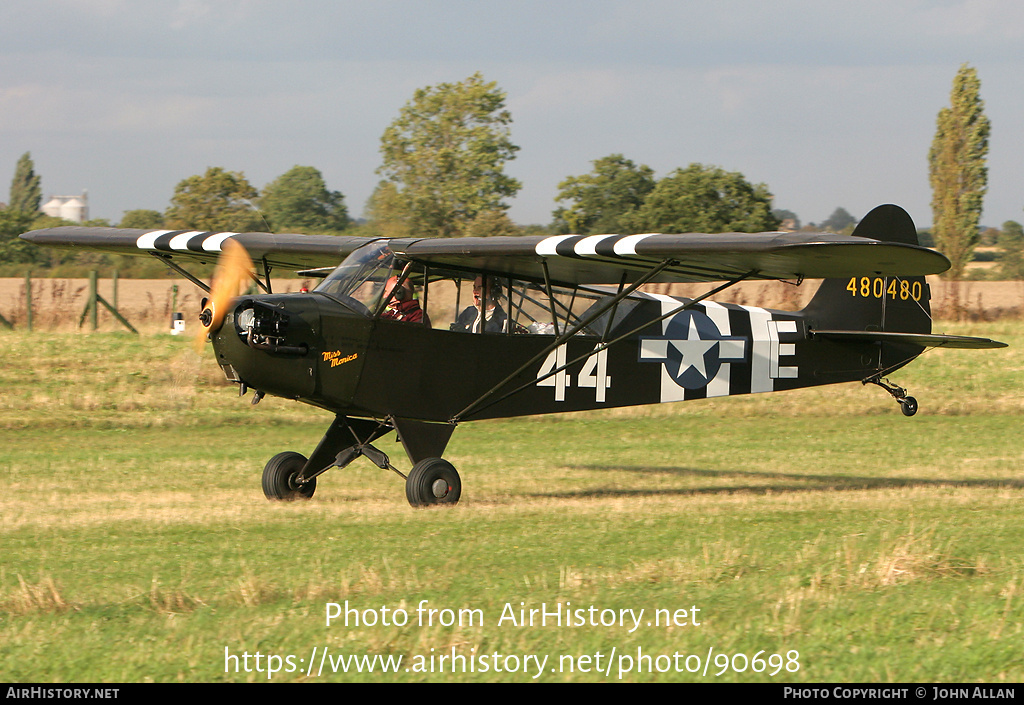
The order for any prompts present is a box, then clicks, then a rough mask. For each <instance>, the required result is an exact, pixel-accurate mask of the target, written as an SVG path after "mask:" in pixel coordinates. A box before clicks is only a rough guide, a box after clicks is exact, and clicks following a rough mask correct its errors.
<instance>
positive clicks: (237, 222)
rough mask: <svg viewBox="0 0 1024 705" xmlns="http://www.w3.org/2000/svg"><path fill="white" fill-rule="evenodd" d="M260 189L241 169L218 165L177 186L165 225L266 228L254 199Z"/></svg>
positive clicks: (231, 229) (193, 228)
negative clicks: (229, 169) (255, 186)
mask: <svg viewBox="0 0 1024 705" xmlns="http://www.w3.org/2000/svg"><path fill="white" fill-rule="evenodd" d="M257 195H258V193H257V191H256V189H255V188H253V186H252V185H250V184H249V182H248V181H247V180H246V178H245V176H244V175H243V174H241V173H240V172H235V171H224V169H222V168H220V167H218V166H212V167H210V168H208V169H207V170H206V173H205V174H204V175H203V176H198V175H196V176H190V177H188V178H187V179H185V180H183V181H181V182H180V183H179V184H178V185H177V187H175V189H174V196H173V197H172V198H171V206H170V208H168V209H167V214H166V217H165V225H166V227H168V228H173V229H176V230H177V229H192V230H211V231H221V232H223V231H233V232H263V231H266V230H269V228H268V227H267V225H266V223H265V222H264V221H263V218H262V216H260V214H259V212H258V211H257V210H256V209H255V208H253V205H252V201H253V200H254V199H255V198H256V197H257Z"/></svg>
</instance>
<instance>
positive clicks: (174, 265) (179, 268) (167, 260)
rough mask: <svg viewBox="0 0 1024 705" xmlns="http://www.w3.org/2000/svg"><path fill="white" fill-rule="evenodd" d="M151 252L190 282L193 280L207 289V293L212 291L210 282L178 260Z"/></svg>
mask: <svg viewBox="0 0 1024 705" xmlns="http://www.w3.org/2000/svg"><path fill="white" fill-rule="evenodd" d="M149 254H151V255H153V256H154V257H156V258H157V259H158V260H160V261H161V262H163V263H164V264H166V265H167V266H168V267H170V268H171V269H173V270H174V271H175V272H177V273H178V274H180V275H181V276H183V277H185V278H186V279H188V280H189V281H190V282H192V283H193V284H195V285H196V286H198V287H199V288H200V289H202V290H203V291H205V292H206V293H207V294H209V293H210V285H209V284H207V283H206V282H204V281H203V280H201V279H199V278H198V277H195V276H193V275H192V274H191V273H190V272H188V271H186V270H185V269H183V268H182V266H181V265H180V264H178V263H177V262H172V261H171V258H170V257H168V256H167V255H162V254H160V253H159V252H150V253H149Z"/></svg>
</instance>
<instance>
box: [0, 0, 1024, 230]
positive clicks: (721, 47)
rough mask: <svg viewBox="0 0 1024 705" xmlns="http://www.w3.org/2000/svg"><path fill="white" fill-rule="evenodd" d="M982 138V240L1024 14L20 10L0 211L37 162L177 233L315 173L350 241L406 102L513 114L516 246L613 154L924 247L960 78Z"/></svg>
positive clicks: (1008, 134)
mask: <svg viewBox="0 0 1024 705" xmlns="http://www.w3.org/2000/svg"><path fill="white" fill-rule="evenodd" d="M965 62H966V63H969V64H970V65H971V66H973V67H975V68H976V69H977V71H978V75H979V78H980V79H981V91H982V97H983V99H984V100H985V110H986V114H987V115H988V117H989V118H990V120H991V122H992V138H991V141H990V151H989V161H988V164H989V189H988V195H987V196H986V199H985V212H984V216H983V219H982V220H983V222H984V223H985V224H989V225H995V226H998V225H1000V224H1002V223H1003V221H1005V220H1017V221H1024V210H1022V208H1024V178H1022V165H1024V134H1022V132H1024V2H1020V0H949V1H942V0H878V1H875V0H868V1H864V2H861V1H858V0H841V1H832V0H804V1H802V2H797V1H786V0H781V1H765V0H757V1H749V2H747V1H740V0H718V1H717V2H707V0H700V1H699V2H688V1H682V0H628V1H621V2H620V1H618V0H603V1H602V0H588V1H582V0H579V1H577V0H573V1H558V0H545V1H544V2H540V1H537V2H535V1H533V0H503V1H502V2H493V1H492V0H472V1H469V0H466V1H462V0H444V1H443V2H434V1H433V0H419V1H413V0H394V1H386V0H376V1H373V2H368V1H367V0H361V1H359V2H348V1H340V0H308V1H303V0H288V2H283V1H282V2H271V1H269V0H267V1H261V0H220V1H217V2H214V1H212V0H210V1H207V0H173V1H172V0H168V1H166V2H161V1H159V0H147V1H146V2H128V1H127V0H64V1H59V0H29V1H23V0H5V1H4V3H3V4H2V5H0V76H2V77H3V78H2V80H0V200H6V192H7V184H8V183H9V181H8V179H9V176H5V174H8V175H9V174H13V172H14V165H15V162H16V161H17V158H18V157H19V156H20V155H21V154H22V153H24V152H26V151H31V153H32V158H33V160H34V162H35V166H36V172H37V173H38V174H40V175H41V176H42V184H43V192H44V198H46V197H48V196H49V195H51V194H77V193H80V192H81V191H82V190H83V189H88V191H89V202H90V207H91V215H92V217H95V218H108V219H110V220H111V221H112V222H114V223H116V222H117V221H118V220H120V218H121V216H122V213H123V212H124V211H125V210H130V209H135V208H151V209H156V210H164V209H165V208H166V207H167V206H168V203H169V199H170V196H171V195H172V193H173V191H174V187H175V185H176V184H177V183H178V182H179V181H181V180H182V179H184V178H186V177H188V176H191V175H193V174H199V173H202V172H203V171H205V170H206V168H207V167H209V166H220V167H224V168H225V169H229V170H232V171H241V172H243V173H244V174H245V175H246V177H248V179H249V180H250V182H252V184H253V185H254V186H256V187H258V188H261V187H263V186H264V185H265V184H266V183H268V182H269V181H271V180H273V179H274V178H275V177H277V176H279V175H280V174H282V173H284V172H285V171H287V170H288V169H290V168H291V167H292V166H294V165H296V164H301V165H309V166H314V167H316V168H318V169H320V170H321V171H322V172H323V174H324V177H325V179H326V181H327V185H328V187H329V188H330V189H332V190H338V191H341V192H342V193H343V194H344V195H345V199H346V202H347V204H348V206H349V210H350V213H351V214H353V215H356V216H358V215H360V214H361V213H362V211H363V207H364V205H365V202H366V199H367V198H368V197H369V195H370V193H371V191H372V190H373V187H374V185H375V184H376V182H377V181H378V178H379V177H378V176H377V175H376V173H375V170H376V168H377V167H378V166H379V165H380V154H379V151H378V150H379V144H380V136H381V134H382V133H383V131H384V129H385V128H386V127H387V125H388V124H389V123H390V122H391V121H392V120H393V119H394V118H395V117H396V116H397V114H398V111H399V109H400V108H401V106H402V105H403V104H404V103H405V102H406V101H408V100H409V99H410V98H411V96H412V93H413V91H414V90H415V89H416V88H418V87H422V86H428V85H435V84H437V83H443V82H457V81H461V80H462V79H464V78H466V77H467V76H469V75H471V74H472V73H474V72H476V71H480V72H482V73H483V75H484V77H485V78H486V79H487V80H490V81H496V82H497V83H498V85H499V86H500V87H501V88H502V89H503V90H504V91H505V92H506V93H507V105H508V107H509V109H510V110H511V112H512V118H513V124H512V140H513V142H514V143H515V144H517V145H519V146H520V147H521V150H520V152H519V153H518V155H517V158H516V159H515V160H514V161H512V162H510V163H509V164H508V166H507V171H508V172H509V173H510V174H512V175H513V176H515V177H516V178H518V179H519V180H520V181H521V182H522V183H523V188H522V190H521V191H520V192H519V194H518V195H517V196H516V198H515V199H513V200H512V201H511V202H510V203H511V206H512V208H511V211H510V214H511V216H512V218H513V220H515V221H516V222H518V223H521V224H528V223H548V222H550V220H551V211H552V210H553V209H554V208H555V207H556V205H555V202H554V197H555V195H556V193H557V185H558V183H559V182H560V181H561V180H562V179H564V178H565V177H566V176H569V175H578V174H584V173H586V172H588V171H590V169H591V168H592V165H591V162H592V161H593V160H594V159H598V158H600V157H603V156H606V155H608V154H612V153H616V152H618V153H622V154H624V155H625V156H626V157H628V158H630V159H632V160H634V161H636V162H638V163H643V164H647V165H649V166H651V167H652V168H653V169H654V170H655V172H656V174H657V176H659V177H661V176H665V175H667V174H668V173H669V172H670V171H672V170H673V169H675V168H677V167H685V166H686V165H688V164H690V163H692V162H701V163H704V164H713V165H717V166H721V167H723V168H725V169H727V170H729V171H739V172H742V173H743V174H744V175H745V176H746V177H747V179H749V180H750V181H753V182H763V183H766V184H767V185H768V186H769V187H770V189H771V191H772V193H773V194H774V195H775V207H776V208H785V209H788V210H792V211H794V212H796V213H797V215H798V216H799V217H800V218H801V220H802V221H803V222H804V223H807V222H810V221H816V222H820V221H822V220H824V219H825V218H827V217H828V216H829V215H830V214H831V213H832V211H833V210H835V208H836V207H839V206H841V207H844V208H846V209H847V210H848V211H850V213H852V214H853V215H854V216H855V217H858V218H860V217H861V216H863V214H864V213H866V212H867V211H868V210H870V209H871V208H872V207H873V206H875V205H878V204H880V203H897V204H900V205H902V206H904V207H905V208H907V210H908V211H910V213H911V215H912V216H913V217H914V219H915V221H916V222H917V223H918V224H919V225H922V226H925V225H928V224H929V223H930V222H931V208H930V203H931V192H930V187H929V185H928V164H927V154H928V148H929V145H930V144H931V140H932V137H933V135H934V131H935V117H936V114H937V113H938V111H939V109H940V108H942V107H943V106H945V105H948V103H949V92H950V88H951V85H952V80H953V76H954V75H955V74H956V71H957V69H958V68H959V66H960V65H961V64H963V63H965Z"/></svg>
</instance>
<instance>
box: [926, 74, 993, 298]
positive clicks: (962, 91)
mask: <svg viewBox="0 0 1024 705" xmlns="http://www.w3.org/2000/svg"><path fill="white" fill-rule="evenodd" d="M980 89H981V81H979V80H978V74H977V72H976V71H975V70H974V69H973V68H970V67H969V66H967V64H964V65H963V66H961V67H960V70H959V71H957V74H956V77H955V78H954V79H953V90H952V92H951V93H950V107H948V108H943V109H942V110H940V111H939V115H938V119H937V121H936V122H937V128H936V130H935V139H934V140H933V141H932V146H931V149H930V150H929V152H928V166H929V170H928V171H929V177H930V180H931V186H932V217H933V223H932V228H933V234H934V236H935V244H936V246H937V247H938V249H939V250H940V251H941V252H942V253H943V254H945V255H946V256H947V257H948V258H949V260H950V262H952V263H953V264H952V266H951V267H950V268H949V270H947V271H946V273H945V274H943V276H944V277H947V278H949V279H959V278H961V277H962V276H963V273H964V267H966V266H967V263H968V262H969V261H970V259H971V253H972V252H973V250H974V248H975V246H976V245H977V244H978V220H979V218H980V217H981V207H982V201H983V199H984V197H985V190H986V186H987V183H988V169H987V168H986V166H985V158H986V156H987V155H988V138H989V133H990V131H991V126H990V124H989V120H988V118H987V117H985V112H984V107H985V104H984V102H983V101H982V100H981V96H980Z"/></svg>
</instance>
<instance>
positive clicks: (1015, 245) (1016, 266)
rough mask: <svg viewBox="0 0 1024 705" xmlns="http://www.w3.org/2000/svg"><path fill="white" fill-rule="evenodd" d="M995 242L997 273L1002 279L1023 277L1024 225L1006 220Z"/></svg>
mask: <svg viewBox="0 0 1024 705" xmlns="http://www.w3.org/2000/svg"><path fill="white" fill-rule="evenodd" d="M997 244H998V246H999V249H1000V253H999V260H998V261H999V275H1000V276H1001V277H1002V278H1003V279H1024V226H1021V224H1020V223H1018V222H1017V221H1015V220H1008V221H1006V222H1005V223H1003V229H1002V230H1001V231H1000V234H999V240H998V242H997Z"/></svg>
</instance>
